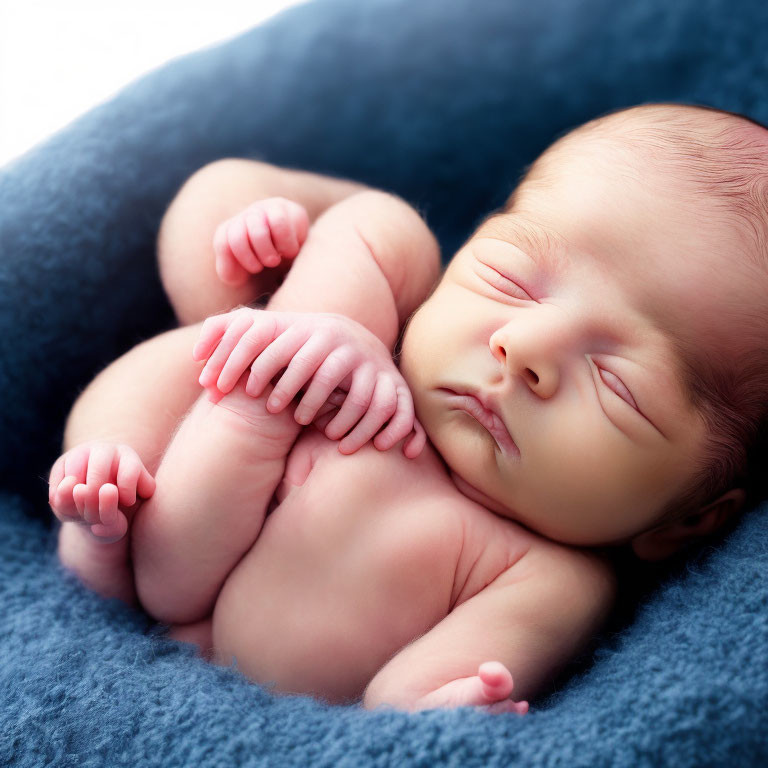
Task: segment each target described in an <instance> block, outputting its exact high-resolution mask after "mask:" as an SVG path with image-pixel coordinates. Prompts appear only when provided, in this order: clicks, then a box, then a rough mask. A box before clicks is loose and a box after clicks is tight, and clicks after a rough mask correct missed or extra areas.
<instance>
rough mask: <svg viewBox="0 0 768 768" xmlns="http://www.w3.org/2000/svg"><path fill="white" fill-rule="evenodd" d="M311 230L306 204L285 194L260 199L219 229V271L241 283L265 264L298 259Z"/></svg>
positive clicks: (228, 280) (221, 276)
mask: <svg viewBox="0 0 768 768" xmlns="http://www.w3.org/2000/svg"><path fill="white" fill-rule="evenodd" d="M308 232H309V215H308V214H307V211H306V209H305V208H304V206H302V205H299V203H295V202H293V200H287V199H286V198H284V197H269V198H267V199H266V200H258V201H257V202H255V203H253V204H252V205H250V206H249V207H248V208H246V209H245V210H244V211H241V212H240V213H238V214H237V215H236V216H233V217H232V218H231V219H227V221H225V222H223V223H222V224H220V225H219V227H218V228H217V230H216V232H215V234H214V236H213V250H214V252H215V254H216V274H217V275H218V276H219V279H220V280H221V281H222V282H223V283H226V284H227V285H234V286H238V285H242V284H243V283H245V282H246V281H247V280H248V278H249V276H250V275H255V274H258V273H259V272H261V271H262V270H263V269H264V268H265V267H268V268H274V267H277V266H278V265H279V264H280V262H281V261H282V260H283V259H287V260H290V259H294V258H296V256H297V255H298V253H299V251H300V250H301V246H302V245H304V241H305V240H306V239H307V234H308Z"/></svg>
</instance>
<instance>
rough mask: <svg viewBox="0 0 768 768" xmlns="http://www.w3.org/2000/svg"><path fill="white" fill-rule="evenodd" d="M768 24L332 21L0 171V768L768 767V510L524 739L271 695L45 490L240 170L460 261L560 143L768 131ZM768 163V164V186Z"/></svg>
mask: <svg viewBox="0 0 768 768" xmlns="http://www.w3.org/2000/svg"><path fill="white" fill-rule="evenodd" d="M766 51H768V6H767V5H766V4H765V2H764V0H741V2H739V3H738V4H734V3H733V2H731V1H730V0H676V2H674V3H668V2H666V0H649V1H647V2H635V3H616V2H613V0H580V2H571V1H570V0H538V2H536V3H524V2H522V1H521V0H516V1H514V2H510V0H485V1H484V2H483V3H475V2H472V0H453V2H450V3H446V2H444V0H421V2H419V3H413V2H409V0H375V1H374V0H368V2H365V3H360V2H358V0H320V1H318V2H315V3H312V4H309V5H306V6H299V7H295V8H292V9H290V10H288V11H286V12H284V13H283V14H281V15H279V16H278V17H276V18H275V19H273V20H271V21H270V22H268V23H267V24H264V25H263V26H261V27H258V28H256V29H254V30H252V31H251V32H249V33H247V34H245V35H243V36H241V37H239V38H237V39H235V40H233V41H230V42H228V43H226V44H224V45H221V46H218V47H215V48H212V49H208V50H205V51H202V52H200V53H197V54H194V55H191V56H188V57H185V58H184V59H182V60H179V61H175V62H172V63H171V64H169V65H168V66H166V67H164V68H162V69H160V70H158V71H156V72H154V73H152V74H150V75H149V76H147V77H145V78H143V79H142V80H140V81H138V82H137V83H135V84H134V85H132V86H130V87H128V88H127V89H125V90H124V91H123V92H121V93H120V94H119V95H118V96H117V97H116V98H114V99H113V100H112V101H110V102H109V103H107V104H105V105H103V106H101V107H98V108H97V109H94V110H93V111H91V112H89V113H88V114H87V115H85V116H84V117H82V118H81V119H79V120H78V121H76V122H75V123H74V124H73V125H71V126H69V127H68V128H67V129H65V130H64V131H62V132H61V133H60V134H58V135H57V136H56V137H54V138H53V139H51V140H49V141H48V142H46V143H45V144H44V145H42V146H40V147H37V148H36V149H34V150H33V151H32V152H30V153H28V154H27V155H26V156H24V157H22V158H21V159H19V160H17V161H15V162H14V163H12V164H10V165H9V166H7V167H5V168H4V169H2V170H1V171H0V391H2V395H3V397H2V403H0V434H2V445H1V446H0V489H2V490H0V597H1V599H2V606H3V621H2V624H1V625H0V637H1V638H2V653H0V712H1V713H2V715H1V716H2V728H0V763H2V764H15V765H20V766H39V765H43V764H54V765H61V766H67V765H72V766H97V765H99V766H101V765H110V766H117V765H141V764H144V763H159V764H162V765H164V766H189V765H197V766H209V765H210V766H214V765H237V764H242V765H254V766H255V765H317V766H325V765H340V766H359V765H398V766H400V765H403V766H410V765H414V766H415V765H424V766H427V765H457V766H500V765H518V764H519V765H525V766H544V765H567V766H602V765H619V766H623V765H627V766H643V765H648V766H656V765H674V766H679V767H683V766H703V765H740V766H746V765H762V764H764V763H765V761H766V759H768V746H767V745H766V732H767V731H768V663H766V662H767V661H768V656H767V652H768V612H767V610H766V609H767V608H768V606H767V605H766V601H767V598H766V596H767V595H768V567H767V566H768V518H767V514H768V506H766V505H763V506H762V507H761V508H758V509H756V510H752V511H750V512H749V513H748V514H747V515H746V516H745V517H744V519H743V520H742V521H741V522H740V523H739V525H738V526H736V527H735V529H733V530H731V531H730V532H728V533H727V535H725V536H724V537H723V538H722V539H721V540H720V541H718V542H715V543H714V544H713V545H712V546H708V547H707V548H706V549H705V550H704V551H702V552H700V553H698V554H696V555H693V556H689V557H688V558H684V559H682V560H680V561H678V562H675V563H672V564H670V565H669V566H667V567H666V568H665V569H664V570H663V571H662V572H660V573H659V574H657V576H658V578H659V580H658V582H657V583H653V582H650V583H647V584H645V585H641V586H638V585H637V584H635V585H633V586H632V588H629V587H628V588H627V591H626V592H625V594H624V597H623V599H622V603H621V605H620V606H619V609H618V610H617V614H616V616H615V617H614V619H613V621H612V624H611V626H610V627H608V628H607V629H606V631H605V632H604V633H603V634H602V635H601V637H600V639H599V642H598V644H597V647H596V649H594V650H593V651H592V652H590V653H588V654H585V655H584V657H583V658H581V659H579V660H577V661H576V662H575V663H574V664H573V665H572V666H571V667H570V668H569V670H568V672H567V674H566V675H565V676H564V677H563V678H562V680H561V681H560V683H559V685H558V686H557V688H556V690H555V691H554V692H552V693H550V694H548V695H546V696H543V697H541V698H540V699H539V700H538V701H535V702H533V707H532V710H531V713H530V714H529V715H528V716H526V717H525V718H518V717H517V716H514V715H502V716H496V717H493V716H488V715H485V714H483V713H481V712H478V711H473V710H471V709H462V710H457V711H431V712H423V713H419V714H416V715H408V714H404V713H398V712H391V711H390V712H385V711H378V712H374V713H371V712H366V711H363V710H362V709H360V708H359V707H355V706H349V707H329V706H326V705H325V704H323V703H322V702H318V701H315V700H312V699H309V698H303V697H275V696H273V695H272V694H271V693H270V692H269V691H267V690H265V689H264V688H262V687H259V686H257V685H254V684H251V683H249V682H248V681H246V680H245V679H243V678H241V677H239V676H238V675H237V674H236V673H235V672H234V671H232V670H227V669H222V668H217V667H213V666H210V665H207V664H206V663H205V662H203V661H201V660H199V659H197V658H196V657H195V656H194V654H193V652H192V650H191V648H190V647H189V646H185V645H182V644H179V643H175V642H172V641H169V640H164V639H162V638H161V637H159V633H158V631H157V628H156V627H153V625H152V623H151V622H150V621H149V620H148V618H147V617H146V616H145V615H144V614H142V613H141V612H139V611H133V610H131V609H129V608H127V607H126V606H124V605H123V604H122V603H119V602H117V601H105V600H102V599H101V598H99V597H97V596H95V595H93V594H91V593H89V592H87V591H86V590H85V589H84V588H82V587H81V586H80V585H79V584H78V583H77V582H76V580H75V579H74V577H72V576H71V575H69V574H67V573H66V572H64V571H63V570H62V569H60V567H59V566H58V563H57V559H56V554H55V543H56V542H55V534H56V530H55V528H53V527H52V525H51V516H50V513H49V511H48V509H47V503H46V502H47V497H46V492H47V487H46V479H47V475H48V471H49V468H50V465H51V464H52V462H53V461H54V459H55V458H56V457H57V455H58V454H59V450H60V444H61V437H62V428H63V423H64V419H65V416H66V414H67V412H68V410H69V408H70V407H71V405H72V403H73V401H74V399H75V397H76V396H77V394H78V392H79V391H81V390H82V388H83V387H84V386H85V385H86V384H87V382H88V381H89V380H90V379H91V378H92V377H93V376H94V375H95V374H96V373H97V372H98V370H99V369H100V368H102V367H103V366H104V365H106V364H107V363H108V362H110V361H111V360H113V359H114V358H115V357H117V356H118V355H120V354H122V353H123V352H125V351H126V350H127V349H128V348H130V347H131V346H133V345H134V344H135V343H137V342H138V341H140V340H142V339H144V338H147V337H149V336H152V335H154V334H156V333H158V332H160V331H162V330H165V329H167V328H169V327H171V325H172V314H171V311H170V308H169V306H168V304H167V302H166V299H165V297H164V294H163V292H162V289H161V287H160V283H159V281H158V276H157V270H156V264H155V255H154V239H155V236H156V233H157V229H158V224H159V221H160V218H161V216H162V214H163V211H164V208H165V206H167V204H168V203H169V201H170V200H171V198H172V196H173V194H174V192H175V191H176V190H177V188H178V187H179V185H180V184H181V182H182V181H183V180H184V178H185V177H187V176H188V175H189V174H190V173H191V172H193V171H194V170H195V169H196V168H197V167H199V166H201V165H203V164H205V163H207V162H209V161H211V160H214V159H216V158H220V157H224V156H250V157H258V158H262V159H266V160H268V161H270V162H273V163H276V164H281V165H287V166H293V167H300V168H307V169H312V170H316V171H319V172H326V173H332V174H336V175H343V176H348V177H352V178H357V179H360V180H362V181H365V182H367V183H369V184H371V185H373V186H377V187H382V188H386V189H391V190H393V191H395V192H397V193H398V194H400V195H402V196H403V197H405V198H406V199H408V200H409V201H410V202H411V203H413V204H415V205H416V206H418V207H419V208H420V210H422V211H423V212H424V214H425V216H426V218H427V221H428V223H429V225H430V226H431V227H432V228H433V230H434V231H435V232H436V233H437V235H438V236H439V238H440V241H441V244H442V246H443V248H444V251H445V253H446V254H447V255H449V254H451V253H452V252H453V251H454V250H455V249H456V248H457V246H458V245H459V244H460V243H461V241H462V240H463V239H464V238H466V237H467V236H468V234H469V232H470V230H471V229H472V227H473V226H474V225H475V224H476V223H477V221H478V220H479V218H480V217H481V216H482V215H484V214H485V213H487V212H488V211H489V210H490V209H492V208H494V207H496V206H498V205H499V204H500V203H501V202H502V201H503V200H504V198H505V197H506V195H507V194H508V192H509V190H510V189H511V187H512V186H513V184H514V183H515V181H516V179H517V178H518V176H519V174H520V172H521V171H522V169H523V168H524V167H525V165H526V164H527V163H529V162H530V161H531V160H533V158H534V157H535V156H536V155H537V154H538V153H539V152H540V151H541V150H542V149H543V148H544V147H545V146H546V145H547V144H549V143H550V142H551V141H552V139H553V138H554V137H555V136H557V135H558V134H560V133H562V132H563V131H565V130H566V129H568V128H570V127H572V126H574V125H576V124H579V123H581V122H583V121H585V120H587V119H589V118H591V117H594V116H595V115H597V114H601V113H604V112H606V111H608V110H610V109H614V108H617V107H621V106H627V105H630V104H636V103H642V102H647V101H664V100H671V101H685V102H697V103H704V104H710V105H713V106H717V107H721V108H725V109H730V110H734V111H740V112H744V113H747V114H749V115H751V116H752V117H754V118H756V119H758V120H761V121H763V122H766V121H768V100H766V98H765V92H766V84H767V83H768V57H767V56H766ZM767 162H768V160H767Z"/></svg>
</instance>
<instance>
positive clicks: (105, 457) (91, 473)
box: [85, 443, 117, 492]
mask: <svg viewBox="0 0 768 768" xmlns="http://www.w3.org/2000/svg"><path fill="white" fill-rule="evenodd" d="M116 465H117V450H116V447H115V446H114V445H110V444H109V443H94V444H93V445H92V446H91V452H90V455H89V457H88V471H87V472H86V476H85V482H86V485H87V486H88V487H89V488H95V489H96V491H97V492H98V489H99V488H100V487H101V486H102V485H104V483H109V482H111V480H112V477H113V476H114V474H115V471H116V469H117V466H116Z"/></svg>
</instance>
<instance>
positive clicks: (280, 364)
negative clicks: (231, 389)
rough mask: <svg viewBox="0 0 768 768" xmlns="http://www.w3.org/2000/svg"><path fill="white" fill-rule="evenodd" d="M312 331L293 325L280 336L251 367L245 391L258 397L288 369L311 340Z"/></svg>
mask: <svg viewBox="0 0 768 768" xmlns="http://www.w3.org/2000/svg"><path fill="white" fill-rule="evenodd" d="M309 334H310V331H309V330H308V329H307V328H305V327H302V326H301V325H298V324H296V325H292V326H290V327H289V328H288V329H287V330H286V331H285V332H284V333H282V334H280V336H278V337H277V338H276V339H275V340H274V341H273V342H272V343H271V344H270V345H269V346H268V347H267V348H266V349H265V350H264V351H263V352H262V353H261V354H260V355H259V356H258V357H257V358H256V359H255V360H254V361H253V364H252V365H251V374H250V376H249V377H248V383H247V384H246V385H245V391H246V392H247V393H248V394H249V395H251V397H258V396H259V395H260V394H261V393H262V392H263V391H264V387H266V386H267V384H269V382H270V381H272V378H273V377H274V376H275V374H276V373H277V372H278V371H280V370H281V369H283V368H285V367H287V365H288V363H289V362H290V361H291V359H292V358H293V356H294V355H295V354H296V353H297V352H298V351H299V349H301V347H302V346H303V345H304V342H305V341H306V340H307V339H308V338H309Z"/></svg>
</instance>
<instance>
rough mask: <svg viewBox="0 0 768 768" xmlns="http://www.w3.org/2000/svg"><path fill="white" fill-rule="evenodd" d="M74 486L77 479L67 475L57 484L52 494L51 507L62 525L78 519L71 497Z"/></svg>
mask: <svg viewBox="0 0 768 768" xmlns="http://www.w3.org/2000/svg"><path fill="white" fill-rule="evenodd" d="M76 485H77V478H76V477H74V476H73V475H67V476H66V477H65V478H64V479H63V480H62V481H61V483H59V487H58V488H57V489H56V491H55V493H54V496H53V503H52V504H51V507H52V508H53V512H54V514H55V515H56V517H57V518H58V519H59V520H61V521H62V522H63V523H65V522H68V521H69V520H77V519H79V518H80V512H78V510H77V505H76V504H75V499H74V497H73V496H72V490H73V489H74V487H75V486H76Z"/></svg>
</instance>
